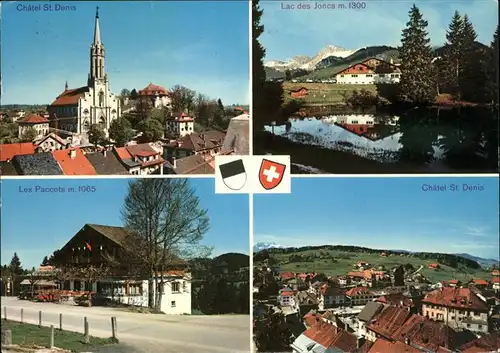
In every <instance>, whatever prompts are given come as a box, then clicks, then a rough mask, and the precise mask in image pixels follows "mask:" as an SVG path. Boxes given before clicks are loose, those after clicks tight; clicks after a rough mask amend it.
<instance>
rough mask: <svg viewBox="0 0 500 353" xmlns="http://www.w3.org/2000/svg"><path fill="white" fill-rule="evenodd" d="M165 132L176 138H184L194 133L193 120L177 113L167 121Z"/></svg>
mask: <svg viewBox="0 0 500 353" xmlns="http://www.w3.org/2000/svg"><path fill="white" fill-rule="evenodd" d="M165 130H166V132H167V134H168V133H171V134H173V135H175V136H176V137H184V136H186V135H189V134H192V133H193V132H194V118H192V117H190V116H189V115H187V114H185V113H182V112H181V113H179V114H177V115H174V116H172V117H171V118H170V119H167V121H166V126H165Z"/></svg>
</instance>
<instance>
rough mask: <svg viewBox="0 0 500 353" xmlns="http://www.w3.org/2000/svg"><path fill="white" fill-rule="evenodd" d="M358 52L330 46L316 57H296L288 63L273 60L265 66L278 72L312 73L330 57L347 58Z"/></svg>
mask: <svg viewBox="0 0 500 353" xmlns="http://www.w3.org/2000/svg"><path fill="white" fill-rule="evenodd" d="M356 51H357V49H356V50H347V49H344V48H340V47H336V46H333V45H328V46H326V47H325V48H323V49H321V50H320V51H319V52H318V54H316V55H315V56H314V57H309V56H304V55H300V56H295V57H293V58H291V59H289V60H286V61H280V60H272V61H268V62H266V63H264V66H266V67H270V68H273V69H275V70H278V71H286V70H298V69H302V70H307V71H312V70H314V69H315V68H316V66H317V65H318V64H319V63H320V62H321V61H323V60H325V59H326V58H329V57H337V58H346V57H348V56H349V55H352V54H353V53H355V52H356Z"/></svg>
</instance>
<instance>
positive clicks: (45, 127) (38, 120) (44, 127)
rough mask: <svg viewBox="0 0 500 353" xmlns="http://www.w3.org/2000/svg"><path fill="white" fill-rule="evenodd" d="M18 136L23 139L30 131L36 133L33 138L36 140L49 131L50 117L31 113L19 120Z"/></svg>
mask: <svg viewBox="0 0 500 353" xmlns="http://www.w3.org/2000/svg"><path fill="white" fill-rule="evenodd" d="M17 123H18V124H19V126H18V137H19V138H20V139H23V138H24V137H25V135H26V134H27V133H28V132H29V131H33V132H34V133H35V134H34V136H33V139H34V140H36V139H38V138H40V137H41V136H43V135H45V134H47V133H48V132H49V119H47V118H44V117H42V116H40V115H36V114H30V115H28V116H27V117H25V118H22V119H20V120H19V121H18V122H17Z"/></svg>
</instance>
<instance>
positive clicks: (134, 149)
mask: <svg viewBox="0 0 500 353" xmlns="http://www.w3.org/2000/svg"><path fill="white" fill-rule="evenodd" d="M125 148H126V149H127V151H128V152H129V153H130V154H131V155H132V156H134V157H135V156H141V157H143V156H155V155H157V154H159V153H158V152H157V151H156V150H155V149H154V148H153V147H151V145H149V143H140V144H138V145H129V146H127V147H125Z"/></svg>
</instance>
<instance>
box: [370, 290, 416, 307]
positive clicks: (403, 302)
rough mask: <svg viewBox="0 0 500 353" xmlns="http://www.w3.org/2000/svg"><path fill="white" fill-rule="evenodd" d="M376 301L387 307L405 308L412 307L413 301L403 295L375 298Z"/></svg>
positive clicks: (395, 294) (393, 294) (392, 294)
mask: <svg viewBox="0 0 500 353" xmlns="http://www.w3.org/2000/svg"><path fill="white" fill-rule="evenodd" d="M377 301H378V302H380V303H384V304H388V305H394V306H401V307H406V308H410V307H413V300H411V299H410V298H408V297H407V296H405V295H403V294H402V293H391V294H386V295H382V296H381V297H379V298H377Z"/></svg>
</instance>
